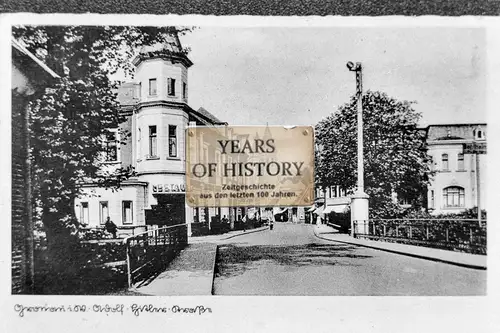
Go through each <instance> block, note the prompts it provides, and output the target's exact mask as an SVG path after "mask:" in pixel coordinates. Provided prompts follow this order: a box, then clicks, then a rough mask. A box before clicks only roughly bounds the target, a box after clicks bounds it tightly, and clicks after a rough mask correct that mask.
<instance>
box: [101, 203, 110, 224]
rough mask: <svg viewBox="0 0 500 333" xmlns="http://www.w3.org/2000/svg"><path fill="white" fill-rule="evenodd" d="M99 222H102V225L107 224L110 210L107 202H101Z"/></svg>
mask: <svg viewBox="0 0 500 333" xmlns="http://www.w3.org/2000/svg"><path fill="white" fill-rule="evenodd" d="M99 206H100V207H99V220H100V221H101V224H104V223H105V222H106V219H107V218H108V216H109V209H108V202H107V201H101V202H99Z"/></svg>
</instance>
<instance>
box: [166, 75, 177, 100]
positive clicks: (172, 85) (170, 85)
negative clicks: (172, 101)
mask: <svg viewBox="0 0 500 333" xmlns="http://www.w3.org/2000/svg"><path fill="white" fill-rule="evenodd" d="M167 82H168V96H175V79H172V78H168V81H167Z"/></svg>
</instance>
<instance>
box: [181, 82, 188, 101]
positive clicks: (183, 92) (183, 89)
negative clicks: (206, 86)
mask: <svg viewBox="0 0 500 333" xmlns="http://www.w3.org/2000/svg"><path fill="white" fill-rule="evenodd" d="M186 97H187V84H186V82H182V98H184V99H185V98H186Z"/></svg>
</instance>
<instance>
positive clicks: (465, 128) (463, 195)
mask: <svg viewBox="0 0 500 333" xmlns="http://www.w3.org/2000/svg"><path fill="white" fill-rule="evenodd" d="M426 131H427V144H428V154H429V156H430V158H431V169H432V170H433V171H435V174H434V177H433V178H432V181H431V185H430V186H429V187H428V195H427V199H428V208H429V210H430V211H431V212H432V213H433V214H440V213H458V212H461V211H464V210H466V209H470V208H473V207H477V201H478V182H477V171H478V170H477V168H476V158H477V157H476V155H474V154H464V149H463V147H464V144H471V143H473V142H476V143H483V144H486V124H484V123H481V124H447V125H430V126H428V127H427V128H426ZM477 156H478V157H479V178H480V180H479V189H480V193H479V195H480V201H481V203H482V204H481V209H485V205H484V203H485V202H486V165H487V163H486V156H487V155H485V154H481V155H477Z"/></svg>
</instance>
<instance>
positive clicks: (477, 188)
mask: <svg viewBox="0 0 500 333" xmlns="http://www.w3.org/2000/svg"><path fill="white" fill-rule="evenodd" d="M475 155H476V191H477V219H478V222H479V226H481V186H480V183H481V180H480V178H479V155H480V154H478V152H476V154H475Z"/></svg>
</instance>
